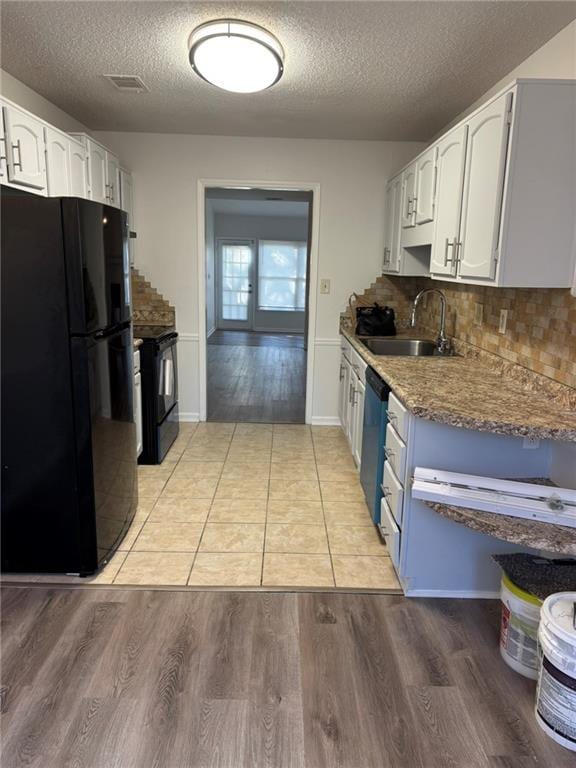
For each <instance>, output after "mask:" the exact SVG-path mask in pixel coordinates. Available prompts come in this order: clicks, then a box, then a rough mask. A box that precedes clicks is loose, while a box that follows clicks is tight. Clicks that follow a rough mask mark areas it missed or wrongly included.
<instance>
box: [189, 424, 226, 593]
mask: <svg viewBox="0 0 576 768" xmlns="http://www.w3.org/2000/svg"><path fill="white" fill-rule="evenodd" d="M205 423H206V424H208V422H205ZM236 426H237V425H236V424H234V429H233V430H232V432H231V436H230V441H229V443H228V450H227V451H226V456H225V457H224V462H223V463H222V469H221V470H220V474H219V476H218V482H217V483H216V488H215V489H214V495H213V496H212V501H211V502H210V508H209V509H208V514H207V515H206V518H205V520H204V524H203V526H202V531H201V532H200V537H199V539H198V544H197V545H196V551H195V552H194V557H193V558H192V565H191V566H190V570H189V571H188V576H187V578H186V586H190V584H189V582H190V577H191V576H192V570H193V569H194V565H195V564H196V559H197V557H198V553H199V552H200V545H201V544H202V539H203V537H204V532H205V530H206V526H207V525H208V520H209V519H210V513H211V512H212V507H213V506H214V502H215V500H216V494H217V493H218V487H219V485H220V480H221V479H222V473H223V472H224V467H225V466H226V461H227V459H228V454H229V453H230V447H231V445H232V440H233V439H234V434H235V432H236Z"/></svg>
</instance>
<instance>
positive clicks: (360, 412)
mask: <svg viewBox="0 0 576 768" xmlns="http://www.w3.org/2000/svg"><path fill="white" fill-rule="evenodd" d="M365 393H366V385H365V384H364V382H362V381H360V379H359V378H357V380H356V393H355V395H354V410H355V428H354V444H353V448H352V454H353V456H354V461H355V462H356V465H357V467H358V469H360V464H361V462H362V433H363V431H364V395H365Z"/></svg>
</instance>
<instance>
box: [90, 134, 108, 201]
mask: <svg viewBox="0 0 576 768" xmlns="http://www.w3.org/2000/svg"><path fill="white" fill-rule="evenodd" d="M107 155H108V153H107V152H106V150H105V149H104V147H101V146H100V145H99V144H96V143H95V142H93V141H90V140H89V141H88V167H89V173H90V199H91V200H96V202H98V203H108V188H107V181H106V172H107V161H108V158H107Z"/></svg>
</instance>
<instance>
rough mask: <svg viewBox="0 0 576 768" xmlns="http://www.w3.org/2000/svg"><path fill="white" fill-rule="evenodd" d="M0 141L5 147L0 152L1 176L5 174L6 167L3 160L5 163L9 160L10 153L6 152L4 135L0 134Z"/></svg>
mask: <svg viewBox="0 0 576 768" xmlns="http://www.w3.org/2000/svg"><path fill="white" fill-rule="evenodd" d="M0 142H1V143H2V145H3V147H4V152H3V153H0V178H1V177H2V176H4V169H3V168H2V162H3V161H4V162H5V163H7V162H8V155H7V154H6V139H5V138H4V136H0Z"/></svg>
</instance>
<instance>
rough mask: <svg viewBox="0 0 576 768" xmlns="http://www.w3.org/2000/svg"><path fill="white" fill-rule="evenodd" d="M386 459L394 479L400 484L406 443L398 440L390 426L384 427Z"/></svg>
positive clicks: (404, 466) (404, 461)
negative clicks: (396, 478) (397, 479)
mask: <svg viewBox="0 0 576 768" xmlns="http://www.w3.org/2000/svg"><path fill="white" fill-rule="evenodd" d="M384 453H385V454H386V459H387V460H388V462H389V463H390V466H391V468H392V469H393V470H394V474H395V475H396V477H398V478H400V482H402V480H403V478H404V470H405V469H406V443H405V442H404V441H403V440H401V439H400V436H399V434H398V433H397V432H396V430H395V429H394V427H393V426H392V424H388V426H387V427H386V447H385V448H384Z"/></svg>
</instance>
